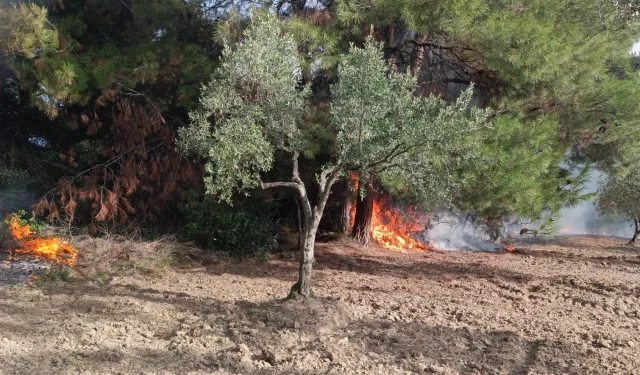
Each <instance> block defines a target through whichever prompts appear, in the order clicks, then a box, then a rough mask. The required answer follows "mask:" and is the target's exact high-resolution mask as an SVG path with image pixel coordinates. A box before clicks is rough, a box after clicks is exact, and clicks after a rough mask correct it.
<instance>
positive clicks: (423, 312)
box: [0, 238, 640, 374]
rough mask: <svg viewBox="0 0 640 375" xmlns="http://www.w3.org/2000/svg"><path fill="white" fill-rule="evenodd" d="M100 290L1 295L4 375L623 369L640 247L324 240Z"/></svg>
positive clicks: (596, 242)
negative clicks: (378, 244)
mask: <svg viewBox="0 0 640 375" xmlns="http://www.w3.org/2000/svg"><path fill="white" fill-rule="evenodd" d="M317 258H318V262H317V265H316V271H315V273H314V278H315V293H316V298H315V299H313V300H309V301H306V302H299V301H285V300H283V299H282V297H284V296H286V294H287V292H288V289H289V287H290V286H291V285H292V284H293V283H294V281H295V277H296V271H297V264H296V263H295V261H294V260H285V259H275V257H274V259H272V260H270V261H268V262H266V263H263V262H257V261H254V260H245V261H232V260H223V261H217V262H213V263H212V264H210V265H208V266H198V265H194V266H193V267H191V268H185V269H180V270H177V271H175V272H168V273H163V274H162V275H147V274H145V273H136V274H122V275H119V276H115V277H113V278H112V279H111V280H110V281H109V282H107V283H105V282H103V281H95V282H82V283H66V284H62V285H51V286H48V287H43V288H29V287H21V288H2V289H0V301H2V302H0V310H1V311H2V316H3V318H2V320H0V329H1V330H0V337H1V338H0V369H2V370H0V371H6V373H10V374H32V373H47V374H49V373H51V374H53V373H56V374H95V373H111V374H114V373H119V374H139V373H150V374H176V373H179V374H425V373H426V374H634V373H638V372H639V369H640V360H639V359H638V358H637V354H636V353H637V348H638V346H639V345H640V339H639V338H638V335H637V333H638V332H640V252H639V251H638V249H637V248H635V247H633V246H625V245H624V244H623V242H622V241H620V240H615V239H602V238H600V239H594V238H568V239H559V240H555V241H549V242H547V243H527V244H521V245H520V246H519V248H518V249H517V250H516V251H515V252H513V253H483V252H427V253H421V254H410V255H397V254H389V253H388V252H386V251H385V250H382V249H377V248H373V249H362V248H360V247H357V246H354V245H350V244H348V243H343V244H336V243H331V244H319V245H318V257H317Z"/></svg>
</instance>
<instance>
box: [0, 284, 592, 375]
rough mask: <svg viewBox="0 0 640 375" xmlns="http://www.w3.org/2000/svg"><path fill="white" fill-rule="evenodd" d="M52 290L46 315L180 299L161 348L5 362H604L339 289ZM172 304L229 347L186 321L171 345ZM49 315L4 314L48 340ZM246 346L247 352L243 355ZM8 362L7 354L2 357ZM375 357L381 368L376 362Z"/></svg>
mask: <svg viewBox="0 0 640 375" xmlns="http://www.w3.org/2000/svg"><path fill="white" fill-rule="evenodd" d="M72 289H73V290H72ZM47 293H48V294H49V295H50V296H52V297H53V299H50V300H49V301H50V302H48V303H50V304H51V305H50V306H48V308H47V309H46V311H44V315H46V316H54V317H57V319H60V320H64V316H65V314H74V313H81V314H85V320H86V321H87V322H101V321H105V320H106V321H122V318H121V315H122V311H120V310H119V311H118V314H117V315H119V316H120V317H119V318H118V317H116V316H114V314H113V312H112V311H111V310H109V309H107V308H106V306H108V303H107V302H106V301H102V299H103V298H105V299H106V298H110V299H111V300H113V297H116V298H118V299H122V300H128V299H135V300H137V301H139V302H142V303H147V302H152V303H168V304H171V306H172V307H173V308H174V310H172V311H173V313H172V315H170V316H169V317H163V318H162V319H164V320H162V321H150V322H147V323H151V324H154V325H156V326H158V327H160V326H165V327H167V332H166V336H162V337H159V338H157V340H159V341H160V343H161V344H162V346H163V347H164V348H165V349H158V348H157V345H156V346H155V348H148V347H136V346H135V345H134V346H128V347H122V348H118V349H114V347H107V346H98V347H97V348H96V349H94V350H89V349H85V348H82V347H80V346H78V347H75V348H73V349H71V350H70V351H65V350H62V349H58V348H54V349H49V350H50V352H49V353H47V352H46V350H38V353H37V355H36V356H32V355H31V354H29V351H25V354H24V355H23V354H21V353H16V355H15V356H13V357H12V358H11V359H10V361H9V362H7V363H4V367H3V369H4V370H7V371H9V373H16V374H22V373H25V374H26V373H38V372H39V373H46V371H51V370H52V366H53V368H54V369H56V371H58V370H59V372H60V373H63V372H68V371H71V369H75V368H85V369H87V370H89V371H98V370H99V371H105V369H108V370H109V371H112V370H113V371H115V372H118V371H121V372H124V373H131V372H130V371H132V370H133V369H135V370H136V371H138V372H139V371H142V372H162V371H178V370H179V372H181V373H183V372H186V371H203V372H202V373H207V372H209V371H214V370H223V371H226V372H223V373H243V374H265V375H267V374H290V373H295V374H312V373H314V374H317V373H335V374H337V373H346V372H351V371H353V370H354V369H355V368H359V369H361V370H364V371H365V372H366V373H371V374H383V373H386V372H385V371H388V370H389V369H391V368H398V367H399V368H401V369H402V370H403V373H406V372H413V373H425V371H426V372H427V373H429V372H431V373H446V371H455V372H459V373H462V374H474V373H475V374H477V373H481V374H490V373H499V374H511V375H519V374H528V373H563V374H582V373H584V369H585V368H584V366H585V365H587V366H588V367H586V368H588V369H589V370H590V371H593V370H594V367H593V366H597V362H590V361H591V360H592V359H591V358H590V357H589V356H588V355H587V354H586V353H584V352H583V351H582V350H581V349H579V348H577V347H574V346H572V345H570V344H567V343H563V342H560V341H550V340H530V339H526V338H524V337H522V336H520V335H518V334H517V333H515V332H509V331H492V332H484V331H481V330H477V329H472V328H451V327H444V326H439V325H430V324H428V323H426V322H418V321H413V322H398V321H395V322H394V321H390V320H385V319H360V320H357V319H353V318H352V316H351V314H350V311H349V309H348V306H346V305H344V304H342V303H341V302H339V301H337V300H336V299H332V298H319V299H314V300H309V301H306V302H305V303H301V302H299V301H284V300H273V301H268V302H264V303H253V302H250V301H237V302H236V303H228V302H223V301H220V300H217V299H215V298H194V297H190V296H188V295H185V294H184V293H173V292H169V291H164V290H156V289H152V288H144V289H142V288H135V287H132V286H128V285H117V286H107V287H103V288H97V287H91V288H88V287H85V288H82V287H80V286H79V285H68V286H62V287H57V288H52V289H50V290H48V291H47ZM69 294H74V295H78V294H81V295H84V296H87V295H88V296H90V297H91V298H89V299H88V301H94V302H95V303H96V304H97V306H98V307H99V308H98V309H93V310H92V309H91V306H87V304H72V305H69V306H61V305H60V304H56V301H55V297H56V296H57V295H69ZM166 296H169V297H166ZM3 306H4V309H3V311H4V312H6V313H7V314H11V316H15V315H16V314H23V313H25V314H26V313H27V312H26V311H23V309H22V308H20V307H18V306H15V305H14V304H12V303H11V301H9V300H5V301H3ZM87 308H88V309H87ZM103 308H104V309H103ZM133 312H134V311H133V310H132V313H133ZM175 312H184V313H189V314H188V315H189V316H196V318H194V319H195V322H192V323H189V324H191V325H192V326H193V327H199V324H201V323H202V322H203V321H204V322H206V323H207V324H209V325H211V327H213V328H212V330H213V332H215V334H216V336H217V337H221V336H224V337H226V338H227V339H228V340H229V341H230V342H231V346H230V347H228V348H226V349H216V350H213V349H206V348H208V346H206V345H205V346H196V344H194V342H195V343H198V342H202V343H205V342H206V340H207V339H206V337H207V336H206V333H205V334H202V336H195V333H194V332H195V331H194V330H191V329H189V328H187V329H186V333H184V334H183V335H185V336H184V337H186V341H185V342H186V343H191V344H187V346H185V347H184V348H183V349H182V350H181V351H173V350H172V349H171V345H170V344H171V342H172V340H174V339H176V338H179V337H181V336H178V333H176V330H177V329H178V327H181V324H182V325H184V322H185V320H183V318H178V317H177V316H176V315H175ZM136 314H138V315H140V317H138V318H137V319H148V318H149V317H147V316H144V313H141V312H139V311H138V312H136ZM42 318H43V314H40V315H38V314H33V313H32V314H30V315H26V316H25V319H24V320H21V323H20V324H13V323H12V324H8V323H7V322H2V321H0V330H2V332H3V336H4V337H8V338H9V339H15V338H17V337H20V338H21V339H25V338H26V339H27V341H29V340H33V341H34V342H37V341H39V340H43V338H44V339H46V335H47V332H46V327H47V325H46V324H45V325H44V327H43V329H40V330H38V329H34V326H35V325H37V324H38V321H39V319H42ZM149 319H150V318H149ZM156 319H159V318H157V317H156ZM129 324H135V323H131V322H130V323H129ZM62 329H63V330H64V329H67V328H64V327H63V328H62ZM69 329H71V330H72V328H69ZM181 329H182V328H181ZM74 332H77V331H74ZM287 334H289V335H293V336H295V337H302V336H306V337H308V339H307V340H306V341H305V342H304V343H302V342H298V341H294V342H293V343H292V345H291V346H290V347H289V348H282V349H283V351H281V352H280V353H276V354H273V353H271V352H268V351H267V352H265V349H264V348H269V347H273V346H277V345H279V344H282V342H281V341H278V340H279V338H281V337H282V335H287ZM71 339H72V340H79V339H80V337H74V336H72V337H71ZM198 340H199V341H198ZM167 343H169V345H167ZM243 347H244V348H246V349H243ZM243 350H244V351H246V353H244V354H243ZM591 357H593V355H591ZM300 358H307V359H308V360H309V361H311V362H312V365H313V366H315V367H316V368H317V370H315V371H309V370H308V369H306V368H304V365H301V363H303V362H301V361H299V360H298V359H300ZM39 361H46V362H42V363H40V362H39ZM2 362H3V360H0V364H1V363H2ZM264 362H268V363H269V366H268V368H264V367H263V368H260V366H259V365H260V364H261V363H262V364H264ZM377 365H382V366H383V367H382V368H380V367H376V366H377ZM300 366H302V367H300ZM384 366H388V367H384ZM581 366H582V367H581ZM43 371H45V372H43ZM439 371H442V372H439Z"/></svg>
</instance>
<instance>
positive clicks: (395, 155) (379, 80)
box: [179, 13, 487, 298]
mask: <svg viewBox="0 0 640 375" xmlns="http://www.w3.org/2000/svg"><path fill="white" fill-rule="evenodd" d="M251 17H252V22H251V24H250V25H249V27H248V29H247V30H246V32H245V33H244V37H243V38H242V40H241V41H240V42H239V43H237V44H236V45H233V46H232V45H227V46H225V49H224V53H223V56H222V61H221V66H220V67H219V68H218V69H217V71H216V72H215V74H214V76H213V79H212V81H211V82H210V83H209V84H208V85H206V86H205V87H204V88H203V90H202V94H201V99H200V106H199V108H198V109H197V110H195V111H194V112H192V113H191V114H190V118H191V124H190V126H189V127H186V128H184V129H182V130H181V132H180V139H179V144H180V146H181V148H182V150H183V151H184V152H187V153H192V154H196V155H200V156H204V157H206V158H207V160H208V161H207V165H206V171H207V177H206V180H205V184H206V187H207V190H208V193H211V194H215V195H216V196H218V197H219V198H220V199H222V200H226V201H230V200H231V198H232V195H233V194H234V193H235V192H243V193H245V194H248V192H249V191H250V190H251V189H255V188H262V189H271V188H289V189H292V190H293V191H294V192H295V193H296V194H297V196H298V199H299V200H300V202H301V203H302V204H301V205H302V212H303V220H302V221H303V246H302V248H301V251H300V255H299V264H300V265H299V278H298V281H297V283H296V284H295V285H294V286H293V287H292V288H291V292H290V294H289V296H290V297H291V298H296V297H308V296H310V294H311V274H312V267H313V264H314V244H315V237H316V232H317V230H318V225H319V223H320V220H321V219H322V215H323V212H324V209H325V205H326V203H327V200H328V198H329V195H330V192H331V187H332V186H333V185H334V183H335V182H336V181H337V180H339V179H340V178H341V177H342V176H346V174H347V173H349V172H351V171H356V172H359V173H387V174H388V175H389V176H400V177H401V178H402V179H403V180H404V181H406V182H407V184H411V186H415V187H416V189H422V190H423V191H424V192H425V193H427V192H433V191H432V190H431V189H429V187H430V186H433V184H431V183H430V179H431V177H433V171H434V170H436V169H438V168H439V169H442V167H443V165H444V164H446V163H443V159H442V158H441V157H439V155H441V154H442V150H444V149H446V148H447V145H448V144H451V140H452V139H462V138H465V137H467V136H469V135H470V134H472V133H473V132H474V131H476V130H477V129H478V128H479V127H482V126H484V125H485V123H486V117H487V113H486V112H484V111H481V110H478V109H474V108H470V106H469V102H470V99H471V92H470V91H469V92H467V93H465V94H464V95H462V97H461V99H460V100H458V102H456V103H454V104H453V105H448V104H447V103H445V102H444V101H442V100H440V99H438V98H435V97H432V96H420V95H416V87H417V86H416V80H415V78H414V77H412V76H411V75H409V74H401V73H390V69H389V66H388V65H387V64H386V63H385V61H384V59H383V53H382V51H381V48H380V46H379V45H378V44H376V43H375V42H374V41H373V40H372V39H371V38H369V39H368V40H367V43H366V45H365V46H364V48H358V47H355V46H351V50H350V52H349V54H347V55H346V56H344V58H343V59H342V62H341V63H340V65H339V68H338V77H339V83H337V84H336V85H335V86H333V87H332V106H331V115H332V120H331V123H330V126H332V127H333V131H334V133H335V134H336V140H335V142H336V145H335V146H336V147H335V150H336V151H335V154H334V155H333V156H332V159H331V161H330V162H329V163H327V164H325V165H323V166H322V168H321V169H320V170H318V171H317V173H316V174H315V176H316V178H315V180H316V181H315V183H317V184H318V188H317V189H316V191H317V196H315V197H313V199H312V198H310V197H309V195H308V193H307V192H308V186H307V183H308V181H303V180H302V179H301V177H300V175H301V173H300V170H299V163H298V159H299V155H300V153H301V152H302V151H303V150H304V148H305V142H308V138H309V137H305V135H304V134H303V130H302V129H303V127H302V126H301V125H302V123H303V121H304V118H305V117H304V115H305V109H306V108H305V107H306V105H307V103H308V102H307V99H308V98H309V96H310V91H309V89H308V87H305V86H303V85H302V84H301V81H302V70H301V67H300V62H299V60H298V57H297V56H298V53H297V46H296V43H295V41H294V39H293V37H292V36H290V35H287V34H286V33H283V31H282V29H281V25H280V21H279V20H278V19H277V18H276V17H275V16H272V15H267V14H264V13H254V14H253V15H252V16H251ZM276 153H282V154H283V155H288V158H289V159H287V160H290V161H291V172H290V173H291V177H290V179H288V180H286V181H265V179H266V178H265V175H266V172H268V171H269V170H270V169H271V168H272V165H273V162H274V157H275V154H276ZM434 193H435V192H434Z"/></svg>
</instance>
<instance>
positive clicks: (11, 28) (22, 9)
mask: <svg viewBox="0 0 640 375" xmlns="http://www.w3.org/2000/svg"><path fill="white" fill-rule="evenodd" d="M0 45H2V47H3V48H2V49H3V50H4V52H5V53H8V54H18V55H21V56H23V57H25V58H27V59H32V58H34V57H37V56H38V55H39V54H46V53H51V52H55V51H56V50H57V49H58V47H59V44H58V33H57V32H56V30H55V29H54V28H53V27H51V25H50V23H49V21H48V20H47V10H46V9H45V8H43V7H39V6H37V5H35V4H29V5H27V4H24V3H20V4H19V5H16V4H12V7H11V8H4V9H2V8H0Z"/></svg>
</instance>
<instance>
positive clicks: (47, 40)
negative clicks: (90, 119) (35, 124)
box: [0, 0, 219, 118]
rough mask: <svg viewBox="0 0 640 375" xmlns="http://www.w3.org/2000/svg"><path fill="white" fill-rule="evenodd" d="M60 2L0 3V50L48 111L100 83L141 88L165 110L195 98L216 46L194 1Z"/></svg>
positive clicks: (76, 101) (86, 95)
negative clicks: (61, 8)
mask: <svg viewBox="0 0 640 375" xmlns="http://www.w3.org/2000/svg"><path fill="white" fill-rule="evenodd" d="M65 3H66V4H65V9H64V11H58V10H57V9H56V8H55V6H50V7H49V10H52V11H49V12H48V11H47V8H45V7H39V6H36V5H34V4H31V5H29V6H27V5H24V4H21V5H19V6H12V7H8V6H4V7H2V6H0V17H1V18H2V20H0V25H2V26H5V25H6V27H2V28H1V29H0V51H1V52H3V54H4V55H5V56H6V59H7V62H8V64H9V65H10V66H11V67H12V68H13V69H14V71H15V72H16V73H17V75H18V76H19V77H20V79H21V81H22V87H23V88H28V89H29V90H30V91H31V97H32V102H33V103H34V105H36V106H38V107H39V108H40V109H41V110H42V111H44V112H45V113H47V114H48V115H49V116H50V117H52V118H54V117H57V116H58V115H60V112H61V111H63V112H66V111H69V110H71V108H72V107H71V105H79V106H83V107H84V106H87V105H89V104H90V103H91V101H92V100H95V99H96V98H97V97H99V96H100V95H101V94H102V93H103V91H105V90H115V91H126V92H128V93H132V92H136V93H138V94H140V92H143V93H144V94H145V95H148V97H149V98H153V99H155V100H156V101H157V102H156V103H155V104H156V105H158V106H160V107H161V108H163V109H166V108H168V107H169V106H171V105H176V104H178V105H181V106H185V107H187V108H188V107H189V106H191V105H193V104H194V103H195V102H196V101H197V97H198V88H199V85H200V83H201V82H202V81H204V80H205V79H206V78H207V77H208V76H209V74H210V72H211V71H212V68H213V67H214V64H212V61H211V57H212V56H216V55H217V54H218V52H219V49H217V48H215V45H212V43H211V41H210V39H209V38H208V35H203V33H204V34H206V32H207V30H208V29H210V28H211V24H212V23H213V22H212V21H211V20H207V19H206V18H205V17H204V14H203V9H202V8H201V7H200V5H201V4H200V1H199V0H189V1H178V0H171V1H166V2H157V1H153V0H134V1H130V2H126V3H125V2H112V1H96V2H92V3H91V4H84V3H83V2H77V1H65ZM206 47H211V48H206ZM131 90H134V91H131Z"/></svg>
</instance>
